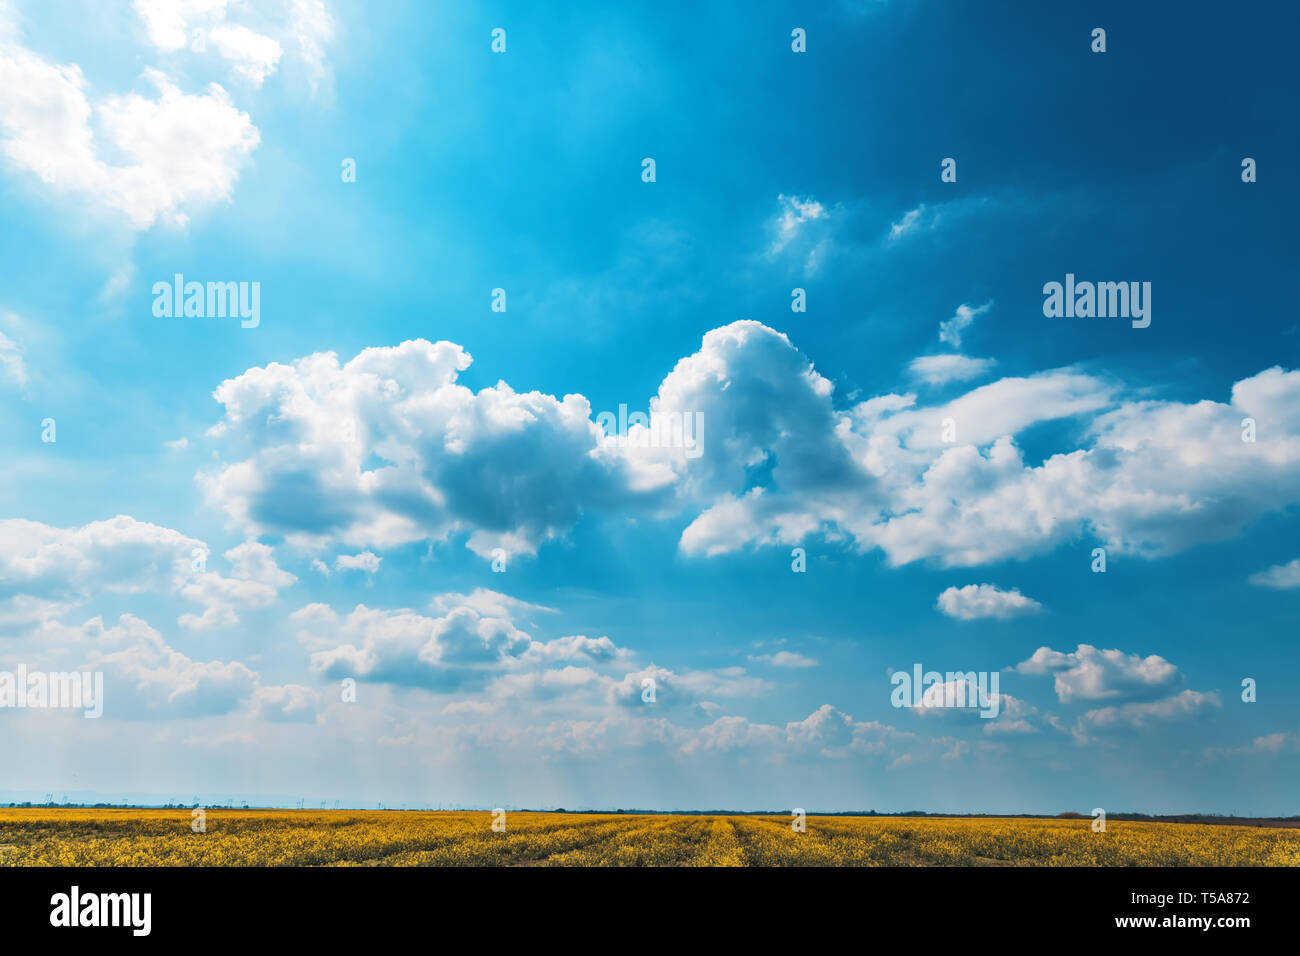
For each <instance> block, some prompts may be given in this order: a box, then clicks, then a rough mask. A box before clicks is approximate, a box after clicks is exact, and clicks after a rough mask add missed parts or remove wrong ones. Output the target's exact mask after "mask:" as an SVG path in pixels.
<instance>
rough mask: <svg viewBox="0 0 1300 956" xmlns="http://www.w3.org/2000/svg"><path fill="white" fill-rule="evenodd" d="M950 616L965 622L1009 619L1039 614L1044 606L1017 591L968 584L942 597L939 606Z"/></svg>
mask: <svg viewBox="0 0 1300 956" xmlns="http://www.w3.org/2000/svg"><path fill="white" fill-rule="evenodd" d="M936 606H937V607H938V608H939V610H940V611H942V612H943V613H944V614H946V615H948V616H949V617H955V618H957V619H959V620H962V621H973V620H976V619H977V618H984V617H995V618H999V619H1006V618H1012V617H1023V616H1025V615H1027V614H1037V613H1038V612H1039V611H1041V610H1042V609H1043V606H1042V605H1041V604H1039V603H1038V602H1037V601H1035V600H1034V599H1033V598H1028V597H1025V596H1024V595H1023V594H1021V593H1020V591H1019V590H1017V589H1016V588H1012V589H1011V590H1009V591H1002V590H999V589H998V588H997V587H995V586H993V585H992V584H968V585H966V586H965V587H961V588H958V587H950V588H948V589H946V590H945V591H944V592H943V593H942V594H940V595H939V600H938V603H937V605H936Z"/></svg>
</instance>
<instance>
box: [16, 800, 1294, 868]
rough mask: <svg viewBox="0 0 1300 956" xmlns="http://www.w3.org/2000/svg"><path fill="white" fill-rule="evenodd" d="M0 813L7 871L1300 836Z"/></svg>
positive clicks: (1125, 829) (916, 851) (557, 860)
mask: <svg viewBox="0 0 1300 956" xmlns="http://www.w3.org/2000/svg"><path fill="white" fill-rule="evenodd" d="M205 822H206V832H203V833H195V832H193V831H192V829H191V813H190V811H189V810H179V809H171V810H136V809H79V808H68V809H61V808H45V807H39V808H37V807H33V808H19V809H0V865H3V866H61V865H62V866H106V865H122V866H162V865H179V866H235V865H245V866H248V865H252V866H1297V865H1300V830H1295V829H1282V828H1268V827H1249V826H1220V825H1207V824H1181V823H1146V822H1140V823H1138V822H1124V821H1114V820H1112V821H1110V822H1109V823H1108V825H1107V828H1106V832H1104V833H1094V832H1093V831H1092V821H1091V819H1070V820H1066V819H1019V818H981V819H961V818H934V817H930V818H924V817H815V816H810V817H808V818H807V831H806V832H804V833H796V832H794V831H793V830H792V829H791V826H790V820H789V818H787V817H746V816H691V815H682V816H675V815H674V816H659V815H644V816H641V815H633V814H575V813H524V812H511V813H509V814H507V817H506V830H505V832H501V833H497V832H493V830H492V815H491V814H490V813H488V812H485V811H476V812H446V813H444V812H419V811H410V812H394V811H366V810H335V811H327V810H322V811H303V810H225V809H209V810H207V811H206V821H205Z"/></svg>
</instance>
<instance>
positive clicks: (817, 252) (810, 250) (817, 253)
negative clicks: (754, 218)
mask: <svg viewBox="0 0 1300 956" xmlns="http://www.w3.org/2000/svg"><path fill="white" fill-rule="evenodd" d="M777 203H778V206H779V209H778V212H777V215H776V218H775V219H774V220H773V222H772V225H771V229H772V232H773V234H774V235H773V239H772V243H771V245H769V246H768V250H767V255H768V257H769V258H776V257H777V256H790V257H792V258H793V259H794V260H795V261H796V262H798V263H799V264H800V270H801V271H802V273H803V274H804V275H805V276H809V277H811V276H814V275H816V274H817V273H818V272H819V271H820V270H821V267H822V265H823V264H824V263H825V260H826V257H827V255H828V254H829V253H830V250H831V245H832V238H831V233H830V226H829V223H828V220H829V219H830V213H829V211H828V210H827V209H826V207H825V206H823V205H822V204H821V203H820V202H818V201H817V200H815V199H813V198H811V197H809V198H802V197H799V196H786V195H784V194H782V195H780V196H777Z"/></svg>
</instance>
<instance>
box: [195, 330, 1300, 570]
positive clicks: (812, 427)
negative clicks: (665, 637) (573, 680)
mask: <svg viewBox="0 0 1300 956" xmlns="http://www.w3.org/2000/svg"><path fill="white" fill-rule="evenodd" d="M470 361H471V359H470V356H469V355H468V354H467V353H466V352H465V351H464V349H463V348H461V347H460V346H459V345H456V344H454V343H451V342H438V343H430V342H427V341H423V340H417V341H412V342H405V343H403V344H401V345H399V346H396V347H383V348H372V349H366V350H364V351H363V352H361V353H360V354H358V355H357V356H356V357H355V358H353V359H352V360H351V361H349V362H347V363H344V364H340V362H339V360H338V358H337V357H336V356H335V355H334V354H333V353H327V354H318V355H312V356H308V357H306V358H302V359H299V360H297V361H295V362H294V363H292V364H290V365H282V364H278V363H273V364H271V365H268V366H266V367H264V368H253V369H249V370H248V371H247V372H245V373H243V374H242V375H240V376H237V377H236V378H233V379H230V380H227V381H225V382H223V383H222V384H221V385H220V386H219V387H218V388H217V390H216V392H215V396H216V398H217V400H218V401H219V402H220V403H221V404H222V405H223V406H224V407H225V418H224V419H223V420H222V421H221V422H219V423H218V424H217V425H216V426H215V427H214V428H213V429H211V431H210V435H211V437H212V438H214V439H215V440H216V442H217V444H218V456H219V457H218V459H217V460H218V462H219V464H218V465H217V466H216V467H215V469H213V470H210V471H207V472H204V473H203V474H201V475H200V480H201V482H202V486H203V489H204V492H205V494H206V497H207V500H208V501H209V503H211V504H213V505H215V506H217V507H219V508H220V509H222V510H223V511H225V512H226V514H227V515H228V516H229V518H230V519H231V522H232V523H233V524H234V526H235V527H237V528H239V529H240V530H242V531H243V532H244V533H245V534H246V535H248V536H250V537H260V536H262V535H268V534H274V535H284V536H286V537H287V538H288V540H289V542H290V543H291V544H293V545H295V546H297V547H301V548H307V549H313V550H315V549H319V548H321V547H325V546H328V545H331V544H335V543H343V544H346V545H350V546H354V547H357V546H359V547H365V548H370V549H375V550H376V551H378V550H379V549H383V548H388V547H394V546H397V545H400V544H404V543H407V542H410V541H416V540H424V539H428V540H434V541H444V540H447V539H448V538H449V537H451V536H452V535H460V534H464V535H466V536H467V542H466V543H467V545H468V546H469V547H470V548H471V549H472V550H474V551H475V552H476V553H478V554H480V555H483V556H485V557H490V556H491V555H492V552H493V549H495V548H503V549H504V550H505V551H506V552H507V553H508V554H511V555H517V554H534V553H536V550H537V548H538V547H539V546H540V545H541V544H542V543H544V542H546V541H548V540H551V539H553V538H556V537H561V536H563V535H565V534H567V533H568V531H569V530H570V529H571V528H572V527H573V525H574V524H575V523H576V522H577V520H578V519H579V517H580V516H581V515H582V514H584V513H595V514H603V515H627V514H636V513H638V512H646V513H649V512H655V513H657V514H659V515H660V516H669V515H671V514H673V513H674V512H681V513H684V514H685V515H686V516H687V517H686V522H687V523H686V525H685V527H684V529H683V530H682V533H681V537H680V547H681V549H682V551H683V552H684V553H686V554H688V555H704V556H716V555H721V554H725V553H728V552H731V551H734V550H737V549H739V548H742V547H746V546H764V545H782V546H789V545H793V544H800V543H803V542H804V541H805V540H806V539H807V538H809V537H810V536H813V535H822V536H824V537H825V538H827V539H828V540H832V541H846V542H848V543H849V544H851V545H852V546H853V547H855V548H856V549H857V550H859V551H866V550H869V549H874V548H878V549H880V550H881V551H883V552H884V553H885V555H886V557H887V559H888V561H889V563H890V564H892V565H902V564H908V563H911V562H914V561H920V560H927V559H929V560H934V561H936V562H937V563H938V564H940V565H941V566H945V567H970V566H975V565H980V564H985V563H989V562H994V561H1003V560H1008V559H1020V558H1026V557H1030V556H1033V555H1036V554H1041V553H1044V552H1046V551H1049V550H1051V549H1052V548H1054V547H1057V546H1059V545H1060V544H1062V543H1064V542H1066V541H1070V540H1077V539H1079V538H1082V537H1087V538H1091V539H1093V540H1095V541H1097V542H1098V543H1100V544H1103V545H1104V546H1106V547H1107V549H1108V550H1110V551H1112V552H1114V553H1131V554H1137V555H1141V556H1143V557H1158V556H1161V555H1165V554H1172V553H1176V552H1178V551H1181V550H1184V549H1186V548H1188V547H1191V546H1192V545H1194V544H1198V543H1201V542H1204V541H1211V540H1215V539H1219V538H1224V537H1229V536H1231V535H1233V534H1235V533H1237V532H1238V531H1239V530H1240V529H1241V528H1243V527H1244V526H1245V525H1246V524H1247V523H1248V522H1250V521H1252V520H1254V519H1256V518H1258V517H1260V516H1262V515H1264V514H1266V513H1268V512H1270V511H1274V510H1277V509H1281V508H1285V507H1287V506H1288V505H1290V504H1293V503H1296V502H1300V424H1297V423H1300V415H1296V416H1294V417H1292V410H1293V408H1295V407H1300V372H1286V371H1283V370H1281V369H1268V370H1265V371H1263V372H1261V373H1259V374H1258V375H1256V376H1253V377H1251V378H1248V379H1243V380H1242V381H1239V382H1237V383H1236V384H1235V385H1234V386H1233V388H1232V402H1231V404H1222V403H1216V402H1213V401H1208V400H1204V401H1200V402H1196V403H1193V404H1185V403H1179V402H1161V401H1152V400H1142V401H1124V400H1122V395H1123V391H1122V388H1121V386H1119V385H1118V384H1117V383H1115V382H1113V381H1111V380H1108V379H1106V378H1102V377H1100V376H1098V375H1094V374H1089V373H1087V372H1084V371H1082V370H1080V369H1076V368H1059V369H1050V370H1047V371H1042V372H1037V373H1034V374H1030V375H1024V376H1014V377H1006V378H1002V379H999V380H996V381H993V382H989V383H987V384H984V385H981V386H979V387H977V388H974V389H972V390H970V391H968V392H965V393H964V394H960V395H957V396H956V397H953V398H951V399H950V400H948V401H946V402H943V403H939V404H928V405H923V404H919V403H918V402H917V399H916V396H915V395H911V394H907V395H896V394H882V395H876V396H874V397H871V398H868V399H866V400H863V401H860V402H858V403H857V404H856V405H853V406H851V407H848V408H840V407H837V406H836V404H835V396H834V389H833V387H832V385H831V383H830V382H829V381H828V380H827V379H826V378H824V377H823V376H822V375H820V374H819V373H818V372H817V370H816V369H815V368H814V366H813V365H812V363H811V362H810V361H809V360H808V359H807V358H806V357H805V356H804V355H803V354H802V353H800V352H799V351H798V349H796V348H795V347H794V345H793V344H792V343H791V342H790V340H789V338H788V337H787V336H785V335H784V334H781V333H779V332H776V331H774V330H773V329H770V328H768V327H766V326H764V325H762V324H760V323H758V322H753V321H739V322H734V323H731V324H730V325H726V326H723V327H721V328H718V329H713V330H712V331H710V332H708V333H706V335H705V336H704V338H703V340H702V343H701V347H700V349H699V350H698V351H697V352H695V353H693V354H691V355H687V356H686V357H684V358H682V359H681V360H680V361H678V362H677V363H676V365H675V367H674V368H673V369H672V370H671V371H670V372H669V373H668V374H667V376H665V378H664V379H663V381H662V382H661V384H660V386H659V389H658V392H657V394H656V395H654V396H652V397H651V398H650V401H649V407H650V414H651V416H652V418H656V419H658V420H674V419H675V420H683V419H687V418H689V420H691V421H695V420H696V416H698V420H699V421H700V422H702V427H701V430H700V435H701V440H700V441H699V442H698V444H697V446H696V449H695V450H696V452H697V454H688V453H687V452H686V451H685V450H684V449H683V448H680V447H667V446H665V447H632V446H631V445H630V444H629V443H626V442H620V441H619V439H618V438H617V437H616V436H607V435H605V433H604V430H603V429H602V428H601V427H600V426H599V425H597V424H596V423H595V422H594V421H593V420H592V415H591V407H590V403H589V402H588V401H587V400H586V399H585V398H584V397H583V396H581V395H574V394H570V395H566V396H564V398H563V399H558V398H556V397H554V396H551V395H545V394H542V393H539V392H528V393H518V392H516V391H514V390H513V389H512V388H510V386H509V385H507V384H506V383H504V382H498V383H497V385H496V386H493V387H491V388H485V389H483V390H481V391H479V392H477V393H475V392H472V391H470V390H469V389H467V388H465V387H464V386H462V385H460V384H459V383H458V382H457V377H458V376H459V374H460V373H461V372H463V371H464V370H465V369H466V368H467V367H468V366H469V364H470ZM1243 416H1250V417H1253V418H1255V419H1256V421H1257V422H1258V423H1259V428H1260V431H1259V435H1260V438H1259V440H1258V441H1257V442H1254V443H1246V442H1242V441H1241V440H1240V421H1241V419H1242V417H1243ZM1047 422H1062V423H1064V422H1068V423H1070V426H1071V427H1070V429H1069V430H1068V431H1067V430H1065V429H1058V430H1057V433H1058V435H1059V436H1077V437H1070V438H1069V440H1068V443H1066V441H1065V439H1062V438H1059V437H1058V441H1059V442H1062V450H1060V451H1057V452H1056V453H1054V454H1049V455H1047V456H1046V457H1045V458H1043V459H1042V460H1041V462H1039V463H1037V464H1035V463H1032V462H1027V461H1026V460H1025V456H1024V453H1023V452H1022V450H1021V448H1020V446H1019V444H1018V442H1017V439H1018V436H1019V435H1020V434H1021V433H1023V432H1026V431H1028V430H1029V429H1031V428H1035V427H1036V426H1040V425H1042V424H1043V423H1047ZM222 450H224V451H226V452H228V453H230V454H229V455H228V456H222V455H221V451H222ZM223 457H229V459H230V460H226V461H223V460H222V458H223Z"/></svg>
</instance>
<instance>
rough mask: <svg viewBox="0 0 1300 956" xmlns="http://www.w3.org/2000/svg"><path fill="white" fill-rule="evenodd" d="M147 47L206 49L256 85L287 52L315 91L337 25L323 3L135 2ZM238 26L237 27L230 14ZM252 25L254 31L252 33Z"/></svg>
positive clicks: (307, 0) (293, 0) (301, 0)
mask: <svg viewBox="0 0 1300 956" xmlns="http://www.w3.org/2000/svg"><path fill="white" fill-rule="evenodd" d="M132 5H133V7H134V8H135V12H136V15H137V16H138V17H139V18H140V22H141V23H142V24H143V26H144V28H145V35H146V36H147V38H148V40H149V42H150V43H152V44H153V45H154V47H155V48H156V49H157V50H158V51H159V52H161V53H164V54H177V53H180V52H182V51H186V50H187V48H188V52H189V53H190V54H192V55H199V54H202V53H204V52H206V51H207V49H208V47H209V45H210V46H211V48H212V50H213V51H214V52H215V53H216V54H217V55H218V56H220V57H222V58H223V59H225V60H226V61H227V62H228V63H229V64H230V67H231V69H232V70H233V71H234V72H235V74H236V75H238V76H239V77H240V78H241V79H243V80H246V81H248V82H249V83H251V84H252V85H253V86H260V85H261V84H262V83H263V82H264V81H265V80H266V79H267V78H268V77H270V76H271V75H272V74H273V73H275V71H276V68H277V66H278V65H279V64H280V62H281V57H282V55H283V54H284V52H285V49H286V48H288V49H289V50H290V51H291V54H292V56H293V58H294V59H295V60H296V61H297V62H299V63H301V64H303V66H304V67H305V69H306V71H307V75H308V79H309V81H310V83H311V86H312V88H313V90H314V89H316V87H317V86H318V85H319V84H320V82H321V80H323V79H324V78H325V77H326V69H325V47H326V45H327V44H328V43H329V42H330V41H332V40H333V39H334V36H335V32H336V26H335V23H334V19H333V17H332V16H331V15H330V13H329V10H328V9H327V8H326V6H325V4H324V2H322V0H271V2H266V3H262V4H256V5H244V4H238V3H231V2H230V0H134V3H133V4H132ZM236 14H237V15H238V16H239V17H240V19H241V20H242V21H245V22H236V21H235V20H233V19H232V15H236ZM254 26H255V27H256V29H254Z"/></svg>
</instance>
